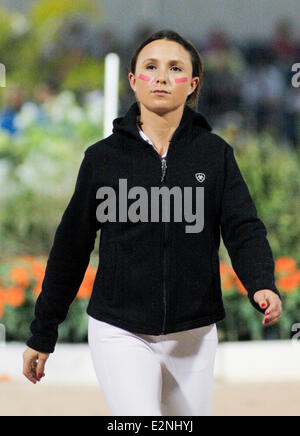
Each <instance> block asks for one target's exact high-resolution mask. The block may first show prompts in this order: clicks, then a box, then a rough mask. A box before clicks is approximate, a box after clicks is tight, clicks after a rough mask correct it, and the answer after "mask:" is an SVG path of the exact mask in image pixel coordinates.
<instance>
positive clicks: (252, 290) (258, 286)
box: [248, 279, 282, 314]
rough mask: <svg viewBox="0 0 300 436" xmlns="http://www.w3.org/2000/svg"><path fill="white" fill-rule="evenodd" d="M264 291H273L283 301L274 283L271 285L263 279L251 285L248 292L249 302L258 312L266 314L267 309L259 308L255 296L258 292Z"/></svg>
mask: <svg viewBox="0 0 300 436" xmlns="http://www.w3.org/2000/svg"><path fill="white" fill-rule="evenodd" d="M262 289H269V290H270V291H273V292H274V293H275V294H276V295H278V297H279V298H280V300H281V301H282V298H281V295H280V293H279V291H278V289H277V287H276V285H275V283H274V282H272V283H270V282H266V281H265V280H263V279H262V280H255V281H254V282H253V283H251V285H250V287H249V290H248V298H249V301H250V303H251V304H252V306H253V307H254V308H255V309H256V310H258V311H259V312H261V313H263V314H264V313H265V310H266V309H262V308H261V307H260V306H259V304H258V303H256V301H254V294H255V293H256V292H257V291H261V290H262Z"/></svg>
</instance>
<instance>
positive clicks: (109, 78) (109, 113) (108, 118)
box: [103, 53, 120, 138]
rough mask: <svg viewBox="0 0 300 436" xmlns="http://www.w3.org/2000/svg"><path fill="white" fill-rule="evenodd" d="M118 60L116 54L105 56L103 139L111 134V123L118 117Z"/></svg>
mask: <svg viewBox="0 0 300 436" xmlns="http://www.w3.org/2000/svg"><path fill="white" fill-rule="evenodd" d="M119 65H120V59H119V56H118V55H117V54H116V53H108V54H107V55H106V56H105V68H104V129H103V133H104V138H106V137H107V136H109V135H111V133H112V127H113V126H112V122H113V120H114V119H115V118H116V117H117V116H118V87H119Z"/></svg>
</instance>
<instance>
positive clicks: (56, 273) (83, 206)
mask: <svg viewBox="0 0 300 436" xmlns="http://www.w3.org/2000/svg"><path fill="white" fill-rule="evenodd" d="M90 159H91V157H90V155H89V153H88V152H87V151H85V155H84V159H83V161H82V163H81V166H80V169H79V173H78V176H77V181H76V185H75V190H74V193H73V195H72V197H71V200H70V202H69V204H68V206H67V208H66V210H65V212H64V214H63V216H62V219H61V221H60V223H59V225H58V228H57V230H56V233H55V236H54V242H53V245H52V248H51V250H50V254H49V258H48V261H47V265H46V270H45V276H44V279H43V283H42V290H41V293H40V295H39V297H38V298H37V301H36V305H35V313H34V315H35V317H34V320H33V321H32V323H31V325H30V331H31V333H32V336H31V337H30V338H29V340H28V341H27V345H28V346H29V347H31V348H33V349H35V350H37V351H40V352H44V353H52V352H53V351H54V348H55V344H56V341H57V338H58V325H59V324H60V323H62V322H63V321H64V320H65V318H66V316H67V313H68V309H69V306H70V304H71V303H72V301H73V300H74V298H75V297H76V294H77V292H78V290H79V287H80V285H81V283H82V280H83V277H84V274H85V271H86V269H87V267H88V264H89V260H90V254H91V252H92V250H93V248H94V245H95V239H96V236H97V230H98V228H100V226H99V222H98V221H97V218H96V190H95V189H94V188H93V177H92V176H93V171H92V163H91V161H90Z"/></svg>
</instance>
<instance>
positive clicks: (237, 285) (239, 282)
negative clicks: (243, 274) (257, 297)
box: [235, 274, 248, 295]
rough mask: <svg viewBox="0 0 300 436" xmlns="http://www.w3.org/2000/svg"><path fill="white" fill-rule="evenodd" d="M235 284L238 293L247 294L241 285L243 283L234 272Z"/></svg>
mask: <svg viewBox="0 0 300 436" xmlns="http://www.w3.org/2000/svg"><path fill="white" fill-rule="evenodd" d="M235 284H236V287H237V290H238V292H239V293H240V294H242V295H248V292H247V290H246V288H245V286H244V285H243V283H242V282H241V281H240V279H239V278H238V276H237V275H236V274H235Z"/></svg>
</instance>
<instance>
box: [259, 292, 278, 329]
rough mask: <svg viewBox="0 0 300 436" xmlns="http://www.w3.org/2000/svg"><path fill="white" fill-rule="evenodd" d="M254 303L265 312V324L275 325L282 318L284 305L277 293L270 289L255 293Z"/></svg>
mask: <svg viewBox="0 0 300 436" xmlns="http://www.w3.org/2000/svg"><path fill="white" fill-rule="evenodd" d="M253 298H254V301H255V302H256V303H257V304H259V306H260V307H261V308H262V309H266V310H265V317H264V319H263V324H268V325H270V324H275V323H276V322H277V321H279V320H280V318H281V313H282V303H281V300H280V298H279V297H278V295H277V294H275V292H273V291H271V290H270V289H262V290H260V291H257V292H255V294H254V297H253Z"/></svg>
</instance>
